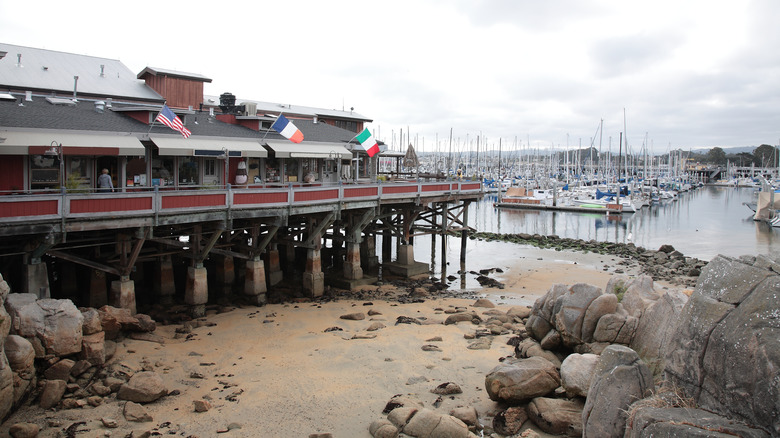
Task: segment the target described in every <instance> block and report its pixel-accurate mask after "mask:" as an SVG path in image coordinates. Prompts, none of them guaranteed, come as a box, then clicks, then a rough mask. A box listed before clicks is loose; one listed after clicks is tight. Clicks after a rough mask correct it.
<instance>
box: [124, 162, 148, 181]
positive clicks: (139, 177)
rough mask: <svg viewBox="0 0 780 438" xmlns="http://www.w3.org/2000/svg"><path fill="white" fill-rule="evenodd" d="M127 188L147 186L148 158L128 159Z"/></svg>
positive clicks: (126, 170) (126, 167)
mask: <svg viewBox="0 0 780 438" xmlns="http://www.w3.org/2000/svg"><path fill="white" fill-rule="evenodd" d="M125 172H126V173H127V187H133V186H147V185H148V182H147V181H146V158H143V157H141V158H137V157H136V158H128V160H127V166H125Z"/></svg>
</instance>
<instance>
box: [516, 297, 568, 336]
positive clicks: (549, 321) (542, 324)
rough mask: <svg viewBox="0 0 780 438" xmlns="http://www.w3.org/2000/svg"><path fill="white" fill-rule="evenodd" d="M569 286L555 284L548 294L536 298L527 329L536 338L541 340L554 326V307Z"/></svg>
mask: <svg viewBox="0 0 780 438" xmlns="http://www.w3.org/2000/svg"><path fill="white" fill-rule="evenodd" d="M568 291H569V287H568V286H566V285H565V284H554V285H552V286H551V287H550V290H548V291H547V293H546V294H544V295H543V296H541V297H539V298H537V299H536V301H535V302H534V305H533V307H532V308H531V316H529V317H528V322H527V323H526V329H528V331H529V333H530V334H531V336H533V337H534V338H535V339H536V340H538V341H541V340H542V339H543V338H544V337H545V336H546V335H547V332H549V331H550V330H551V329H552V328H553V327H554V321H553V309H554V308H555V302H556V301H557V299H558V297H560V296H561V295H563V294H565V293H567V292H568Z"/></svg>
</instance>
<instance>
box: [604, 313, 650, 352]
mask: <svg viewBox="0 0 780 438" xmlns="http://www.w3.org/2000/svg"><path fill="white" fill-rule="evenodd" d="M638 325H639V319H637V318H636V317H633V316H631V315H621V314H619V313H610V314H608V315H604V316H602V317H601V318H599V322H598V324H597V325H596V330H595V331H594V332H593V340H594V341H596V342H607V343H610V344H624V345H628V344H629V343H631V339H632V338H633V337H634V333H635V331H636V328H637V326H638Z"/></svg>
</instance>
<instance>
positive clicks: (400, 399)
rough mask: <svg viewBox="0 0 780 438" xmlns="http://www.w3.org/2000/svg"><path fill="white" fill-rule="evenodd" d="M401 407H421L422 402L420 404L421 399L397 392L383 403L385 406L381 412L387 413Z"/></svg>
mask: <svg viewBox="0 0 780 438" xmlns="http://www.w3.org/2000/svg"><path fill="white" fill-rule="evenodd" d="M402 407H407V408H422V407H423V404H422V402H421V401H419V400H417V399H414V398H411V397H408V396H405V395H403V394H399V395H396V396H394V397H393V398H391V399H390V401H389V402H387V404H385V408H384V410H383V411H382V413H383V414H388V413H390V412H392V411H393V410H394V409H396V408H402Z"/></svg>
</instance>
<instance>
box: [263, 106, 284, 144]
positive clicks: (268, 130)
mask: <svg viewBox="0 0 780 438" xmlns="http://www.w3.org/2000/svg"><path fill="white" fill-rule="evenodd" d="M282 114H284V111H282V112H280V113H279V115H278V116H276V120H279V117H282ZM276 120H274V123H276ZM274 123H271V126H273V125H274ZM271 129H273V128H271ZM271 129H267V130H266V131H265V134H263V138H261V139H260V141H261V142H263V141H265V137H266V136H267V135H268V133H269V132H271Z"/></svg>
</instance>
